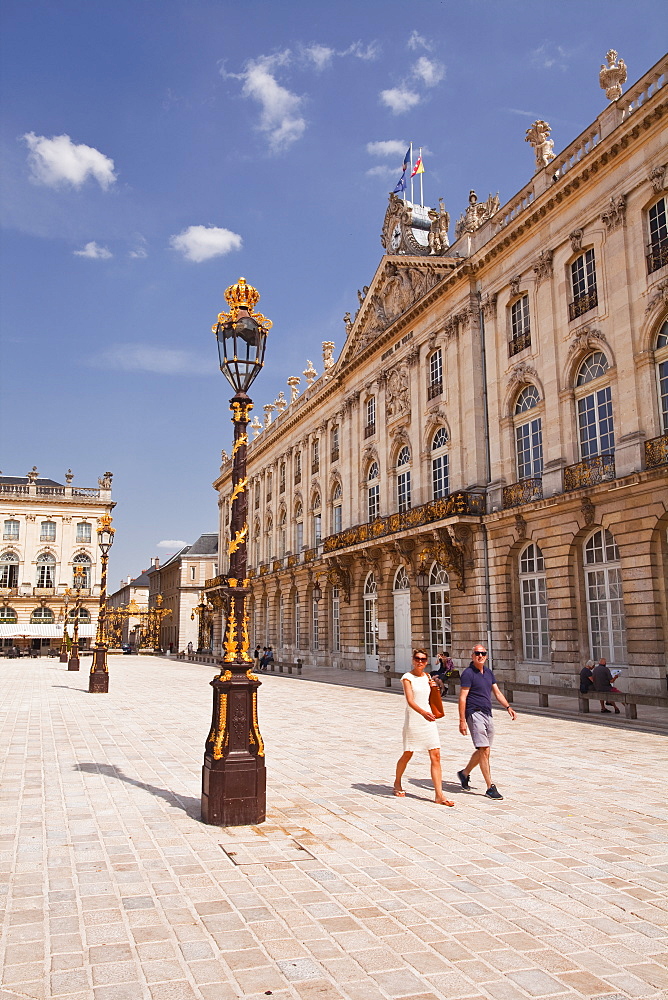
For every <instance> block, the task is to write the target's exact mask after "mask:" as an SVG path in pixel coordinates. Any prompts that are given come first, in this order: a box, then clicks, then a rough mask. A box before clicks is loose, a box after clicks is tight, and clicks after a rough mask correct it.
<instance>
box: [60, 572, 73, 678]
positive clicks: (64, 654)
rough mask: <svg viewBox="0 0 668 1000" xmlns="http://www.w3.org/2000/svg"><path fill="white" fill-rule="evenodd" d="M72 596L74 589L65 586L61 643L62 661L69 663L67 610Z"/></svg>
mask: <svg viewBox="0 0 668 1000" xmlns="http://www.w3.org/2000/svg"><path fill="white" fill-rule="evenodd" d="M71 596H72V591H71V590H70V588H69V587H66V588H65V593H64V594H63V597H64V598H65V612H64V620H63V641H62V642H61V644H60V662H61V663H67V661H68V659H69V654H68V652H67V611H68V608H69V606H70V597H71Z"/></svg>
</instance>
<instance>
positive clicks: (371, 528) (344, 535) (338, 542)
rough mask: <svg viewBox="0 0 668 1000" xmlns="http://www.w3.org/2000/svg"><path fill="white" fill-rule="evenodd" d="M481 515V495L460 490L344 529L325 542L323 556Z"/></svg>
mask: <svg viewBox="0 0 668 1000" xmlns="http://www.w3.org/2000/svg"><path fill="white" fill-rule="evenodd" d="M484 513H485V495H484V493H470V492H465V491H463V490H462V491H461V492H459V493H451V494H450V495H449V496H447V497H443V498H442V499H441V500H430V501H429V502H428V503H423V504H422V505H421V506H420V507H412V508H411V509H410V510H406V511H404V512H403V513H401V514H389V515H388V516H387V517H378V518H376V519H375V520H374V521H370V522H369V523H367V524H357V525H355V527H353V528H346V529H345V530H344V531H339V532H338V533H337V534H335V535H329V536H328V537H327V538H325V540H324V544H323V549H324V551H325V552H336V551H337V550H338V549H345V548H347V547H348V546H349V545H358V544H359V543H360V542H368V541H372V540H374V539H376V538H382V537H383V536H385V535H392V534H394V533H395V532H397V531H408V530H409V529H411V528H420V527H422V525H424V524H432V523H433V522H434V521H442V520H443V519H444V518H446V517H454V516H456V515H457V514H470V515H474V516H479V515H481V514H484Z"/></svg>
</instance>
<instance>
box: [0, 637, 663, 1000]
mask: <svg viewBox="0 0 668 1000" xmlns="http://www.w3.org/2000/svg"><path fill="white" fill-rule="evenodd" d="M87 663H88V661H87V660H84V661H83V664H87ZM110 672H111V682H110V693H109V694H108V695H89V694H88V690H87V685H88V676H87V671H86V669H85V668H84V669H83V670H82V671H81V672H80V673H71V672H68V671H67V669H66V667H65V666H64V665H61V664H60V663H58V662H57V661H56V662H54V661H53V660H50V659H37V660H24V659H20V660H4V661H2V662H0V688H1V694H0V715H1V717H2V729H1V730H0V733H1V743H0V757H1V759H2V779H1V793H2V805H1V807H0V808H1V823H2V825H1V831H0V872H1V874H0V883H1V891H2V893H3V896H2V899H3V902H4V899H5V898H6V905H2V912H3V918H2V919H3V944H2V960H3V979H2V986H1V987H0V1000H24V998H40V1000H41V998H49V997H55V998H60V997H62V998H63V1000H234V998H237V997H251V998H257V1000H259V998H261V997H262V998H264V997H266V996H271V997H272V1000H393V998H406V1000H408V998H410V1000H433V998H449V1000H458V998H461V1000H483V998H485V1000H489V998H491V1000H520V998H526V997H530V998H543V997H546V998H551V997H560V998H561V997H564V998H565V997H569V998H572V997H579V998H582V997H585V998H593V997H595V998H606V1000H613V998H614V1000H622V998H640V1000H655V998H660V997H662V998H666V997H668V891H667V890H668V806H667V800H668V794H667V789H668V767H667V766H666V764H667V758H668V752H667V750H668V747H667V742H666V737H665V735H662V734H661V733H658V732H651V731H647V730H634V729H633V728H632V727H629V726H627V727H616V726H606V725H601V724H599V725H591V724H588V723H587V722H584V721H580V720H577V719H563V718H546V717H544V716H543V717H541V716H537V715H529V714H520V716H519V718H518V719H517V721H516V722H515V723H512V722H511V721H510V719H509V718H508V717H507V715H506V714H505V713H503V712H499V713H498V714H497V734H498V735H497V744H496V746H495V748H494V751H493V758H492V763H493V770H492V774H493V779H494V780H495V781H496V783H497V785H498V787H499V789H500V790H501V792H502V793H503V794H504V796H505V799H504V801H503V802H492V801H489V800H487V799H485V798H484V796H483V794H482V793H483V792H484V787H483V784H482V781H481V779H480V777H479V776H478V773H477V772H476V773H474V779H473V784H474V785H475V788H474V790H473V791H472V792H464V791H462V790H461V789H460V787H459V783H458V782H457V780H456V778H455V774H456V771H457V770H458V769H459V768H460V767H462V766H463V764H464V763H465V762H466V760H467V759H468V755H469V750H470V744H469V741H468V739H467V738H465V737H462V736H460V735H459V734H458V732H457V722H456V708H455V705H454V703H453V702H449V703H446V706H445V708H446V717H445V719H443V720H442V721H441V722H440V723H439V726H440V731H441V738H442V745H443V763H444V775H445V779H446V780H445V789H446V792H447V794H448V795H449V797H450V798H453V799H454V800H455V803H456V805H455V808H454V809H448V808H444V807H440V806H437V805H435V804H434V803H433V802H432V801H431V795H432V791H431V785H430V782H429V774H428V766H427V760H426V756H427V755H426V754H425V755H418V754H416V755H415V757H414V759H413V761H412V762H411V764H410V765H409V768H408V771H407V774H406V779H407V780H405V782H404V785H405V788H406V789H407V796H406V798H404V799H397V798H394V797H393V796H392V794H391V784H392V777H393V771H394V765H395V761H396V758H397V757H398V756H399V754H400V752H401V725H402V718H403V704H402V699H401V698H400V697H399V696H397V695H392V694H390V693H387V692H383V691H375V690H366V689H364V688H355V687H337V686H334V685H324V684H313V683H309V682H308V681H306V680H305V679H304V678H297V677H285V676H280V677H279V676H272V675H271V674H269V675H267V676H265V675H263V678H262V679H263V686H262V688H261V690H260V726H261V729H262V734H263V737H264V741H265V745H266V752H267V778H268V788H267V806H268V809H267V822H266V823H265V824H263V825H262V826H260V827H257V828H241V829H220V828H216V827H208V826H205V825H203V824H202V823H201V822H200V821H199V804H200V780H201V777H200V768H201V764H202V756H203V746H204V740H205V737H206V735H207V732H208V730H209V723H210V716H211V703H212V699H211V689H210V687H209V686H208V681H209V680H210V678H211V677H212V671H211V670H210V669H209V668H207V667H206V666H203V665H201V664H199V665H198V664H188V663H184V662H175V661H170V660H166V659H153V658H148V657H146V658H144V657H142V658H137V657H129V656H126V657H112V658H111V660H110ZM518 708H519V706H518ZM520 711H521V708H520ZM5 893H6V896H5Z"/></svg>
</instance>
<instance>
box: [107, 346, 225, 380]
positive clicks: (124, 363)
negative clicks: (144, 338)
mask: <svg viewBox="0 0 668 1000" xmlns="http://www.w3.org/2000/svg"><path fill="white" fill-rule="evenodd" d="M87 364H88V365H89V366H90V367H91V368H113V369H116V370H117V371H125V372H151V373H152V374H153V375H211V374H212V373H213V374H215V372H216V371H217V364H216V362H215V361H213V360H210V361H207V360H206V359H204V358H201V357H196V356H194V355H192V354H189V353H188V352H187V351H179V350H173V349H171V348H169V347H155V346H153V345H152V344H116V345H115V346H114V347H111V348H109V350H107V351H103V352H102V353H101V354H98V355H96V356H94V357H92V358H89V360H88V362H87Z"/></svg>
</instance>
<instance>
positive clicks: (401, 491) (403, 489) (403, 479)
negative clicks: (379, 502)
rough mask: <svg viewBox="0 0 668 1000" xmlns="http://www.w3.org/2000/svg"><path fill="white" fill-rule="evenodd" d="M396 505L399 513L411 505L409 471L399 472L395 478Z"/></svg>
mask: <svg viewBox="0 0 668 1000" xmlns="http://www.w3.org/2000/svg"><path fill="white" fill-rule="evenodd" d="M397 505H398V508H399V513H400V514H401V513H402V512H403V511H405V510H409V508H410V505H411V473H410V469H407V470H406V471H405V472H400V473H399V475H398V476H397Z"/></svg>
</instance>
